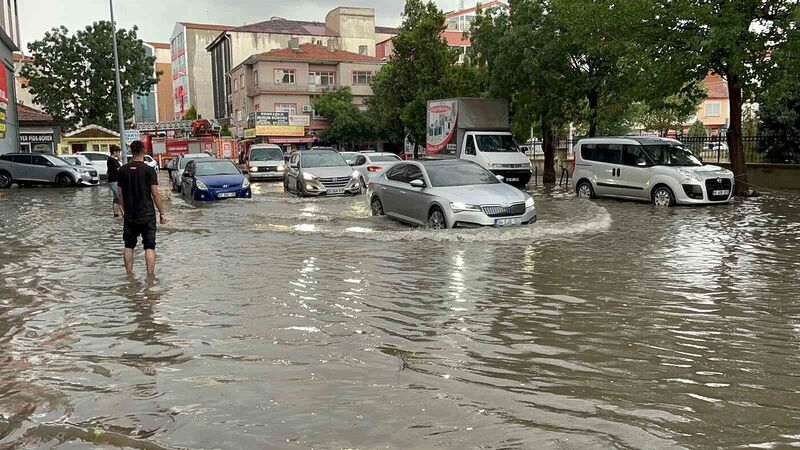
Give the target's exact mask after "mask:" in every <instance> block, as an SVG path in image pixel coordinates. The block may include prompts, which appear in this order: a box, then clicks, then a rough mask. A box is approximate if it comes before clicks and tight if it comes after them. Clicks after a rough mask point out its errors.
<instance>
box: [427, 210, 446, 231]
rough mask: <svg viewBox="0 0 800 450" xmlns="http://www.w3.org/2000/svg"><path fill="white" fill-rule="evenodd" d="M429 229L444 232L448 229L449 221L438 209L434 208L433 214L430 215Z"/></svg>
mask: <svg viewBox="0 0 800 450" xmlns="http://www.w3.org/2000/svg"><path fill="white" fill-rule="evenodd" d="M428 228H430V229H432V230H444V229H445V228H447V221H446V220H445V218H444V213H443V212H442V210H441V209H439V208H438V207H434V208H433V209H432V210H431V213H430V214H428Z"/></svg>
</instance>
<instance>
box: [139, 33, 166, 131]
mask: <svg viewBox="0 0 800 450" xmlns="http://www.w3.org/2000/svg"><path fill="white" fill-rule="evenodd" d="M143 45H144V49H145V53H146V54H147V56H153V57H155V58H156V60H155V62H154V63H153V77H155V76H156V74H157V73H159V72H161V77H160V78H159V80H158V83H157V84H155V85H153V86H152V87H151V89H150V92H149V93H148V94H147V95H134V96H133V114H134V121H135V122H136V123H139V122H160V121H162V120H163V121H170V120H173V107H174V102H173V101H172V92H173V90H172V64H171V59H172V58H171V52H170V44H166V43H161V42H145V43H143Z"/></svg>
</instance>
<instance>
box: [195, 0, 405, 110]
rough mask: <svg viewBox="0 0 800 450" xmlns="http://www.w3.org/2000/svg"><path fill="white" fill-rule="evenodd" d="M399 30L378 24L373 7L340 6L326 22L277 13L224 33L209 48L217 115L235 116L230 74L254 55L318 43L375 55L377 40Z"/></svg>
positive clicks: (371, 55)
mask: <svg viewBox="0 0 800 450" xmlns="http://www.w3.org/2000/svg"><path fill="white" fill-rule="evenodd" d="M397 32H398V30H397V29H396V28H390V27H381V26H375V11H374V10H373V9H372V8H353V7H339V8H336V9H334V10H332V11H330V12H329V13H328V14H327V15H326V17H325V22H308V21H300V20H287V19H284V18H281V17H273V18H271V19H269V20H266V21H264V22H258V23H254V24H250V25H245V26H242V27H238V28H233V29H230V30H227V31H225V32H223V33H220V34H219V35H218V36H217V38H216V39H215V40H214V41H213V42H212V43H211V44H210V45H209V46H208V48H207V50H208V52H209V53H210V55H211V66H212V84H213V97H214V118H216V119H218V120H221V121H223V122H225V121H227V120H228V119H229V118H231V117H233V114H234V110H235V108H234V106H233V103H232V102H231V94H232V92H233V85H232V80H231V79H230V78H229V77H228V74H229V72H230V71H231V69H233V68H234V67H236V66H238V65H239V64H241V63H242V62H244V61H245V60H247V59H248V58H250V57H251V56H252V55H257V54H260V53H264V52H269V51H272V50H277V49H286V48H289V47H290V46H292V45H293V46H295V47H297V46H299V45H304V44H314V45H317V46H326V47H327V46H330V47H332V48H336V49H338V50H342V51H345V52H350V53H356V54H360V55H365V56H370V57H373V56H375V52H376V43H377V42H379V41H381V40H385V39H388V38H390V37H393V36H395V35H397Z"/></svg>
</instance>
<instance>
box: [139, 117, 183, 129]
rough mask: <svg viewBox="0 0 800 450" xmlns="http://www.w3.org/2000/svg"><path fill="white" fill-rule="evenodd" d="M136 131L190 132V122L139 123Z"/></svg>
mask: <svg viewBox="0 0 800 450" xmlns="http://www.w3.org/2000/svg"><path fill="white" fill-rule="evenodd" d="M136 129H137V130H138V131H179V130H180V131H191V129H192V121H191V120H174V121H172V122H139V123H137V124H136Z"/></svg>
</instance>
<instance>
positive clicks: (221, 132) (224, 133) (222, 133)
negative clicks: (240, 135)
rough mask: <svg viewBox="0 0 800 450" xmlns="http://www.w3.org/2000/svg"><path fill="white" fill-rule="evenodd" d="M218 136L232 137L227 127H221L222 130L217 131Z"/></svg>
mask: <svg viewBox="0 0 800 450" xmlns="http://www.w3.org/2000/svg"><path fill="white" fill-rule="evenodd" d="M219 135H220V136H221V137H231V136H232V134H231V129H230V128H229V127H228V125H222V128H220V130H219Z"/></svg>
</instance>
